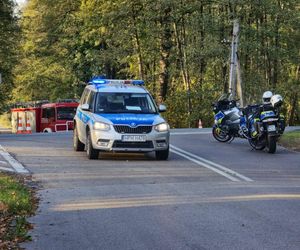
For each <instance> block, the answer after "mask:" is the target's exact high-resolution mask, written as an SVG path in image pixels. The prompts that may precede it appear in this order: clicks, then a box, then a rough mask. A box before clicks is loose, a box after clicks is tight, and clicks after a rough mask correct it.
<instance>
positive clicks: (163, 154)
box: [155, 148, 169, 161]
mask: <svg viewBox="0 0 300 250" xmlns="http://www.w3.org/2000/svg"><path fill="white" fill-rule="evenodd" d="M155 158H156V160H159V161H165V160H168V158H169V148H167V149H166V150H160V151H155Z"/></svg>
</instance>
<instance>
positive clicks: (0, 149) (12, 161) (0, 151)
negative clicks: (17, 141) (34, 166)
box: [0, 145, 29, 174]
mask: <svg viewBox="0 0 300 250" xmlns="http://www.w3.org/2000/svg"><path fill="white" fill-rule="evenodd" d="M0 155H1V156H2V157H3V158H4V159H5V160H6V161H7V162H8V163H9V164H10V165H11V166H12V168H13V169H14V170H15V172H17V173H21V174H28V173H29V171H28V170H27V169H26V168H24V166H23V165H22V164H21V163H20V162H18V161H17V160H16V159H14V158H13V157H12V156H11V155H10V154H9V153H8V152H7V151H6V150H5V149H4V148H3V147H2V146H1V145H0Z"/></svg>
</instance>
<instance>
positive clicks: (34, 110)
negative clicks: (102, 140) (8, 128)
mask: <svg viewBox="0 0 300 250" xmlns="http://www.w3.org/2000/svg"><path fill="white" fill-rule="evenodd" d="M77 106H78V102H77V101H76V100H71V99H67V100H60V101H58V102H55V103H49V102H47V101H39V102H31V103H22V104H18V105H16V107H15V108H12V109H11V114H12V119H11V122H12V132H13V133H20V134H21V133H26V132H28V131H30V132H38V133H39V132H44V133H49V132H57V131H68V130H73V118H74V116H75V114H76V109H77Z"/></svg>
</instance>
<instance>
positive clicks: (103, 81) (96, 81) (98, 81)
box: [89, 77, 145, 85]
mask: <svg viewBox="0 0 300 250" xmlns="http://www.w3.org/2000/svg"><path fill="white" fill-rule="evenodd" d="M89 84H94V85H98V84H133V85H144V84H145V83H144V81H143V80H116V79H103V78H98V77H94V78H93V79H92V80H91V81H90V82H89Z"/></svg>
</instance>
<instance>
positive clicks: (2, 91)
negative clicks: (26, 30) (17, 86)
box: [0, 0, 19, 111]
mask: <svg viewBox="0 0 300 250" xmlns="http://www.w3.org/2000/svg"><path fill="white" fill-rule="evenodd" d="M14 7H15V5H14V1H12V0H2V1H1V2H0V34H1V36H0V74H1V76H2V77H1V78H2V83H1V85H0V111H2V110H3V108H4V105H5V103H6V102H7V101H8V100H9V99H10V93H11V89H12V87H13V74H12V69H13V67H14V65H15V63H16V48H17V45H18V39H17V37H18V32H19V29H18V25H17V17H16V16H15V14H14Z"/></svg>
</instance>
